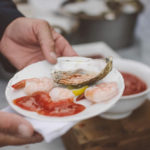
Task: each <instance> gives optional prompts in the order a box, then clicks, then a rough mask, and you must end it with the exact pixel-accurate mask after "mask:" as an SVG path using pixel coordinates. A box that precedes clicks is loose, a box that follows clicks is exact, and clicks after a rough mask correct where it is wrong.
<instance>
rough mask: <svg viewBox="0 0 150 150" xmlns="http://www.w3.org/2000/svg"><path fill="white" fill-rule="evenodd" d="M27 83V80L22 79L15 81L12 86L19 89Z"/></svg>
mask: <svg viewBox="0 0 150 150" xmlns="http://www.w3.org/2000/svg"><path fill="white" fill-rule="evenodd" d="M25 85H26V80H21V81H19V82H17V83H15V84H14V85H12V88H14V89H16V90H18V89H21V88H24V87H25Z"/></svg>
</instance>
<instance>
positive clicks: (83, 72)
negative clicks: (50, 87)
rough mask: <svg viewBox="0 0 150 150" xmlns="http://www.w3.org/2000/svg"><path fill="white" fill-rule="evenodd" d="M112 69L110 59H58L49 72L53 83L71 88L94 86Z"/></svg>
mask: <svg viewBox="0 0 150 150" xmlns="http://www.w3.org/2000/svg"><path fill="white" fill-rule="evenodd" d="M111 69H112V58H105V59H92V58H85V57H60V58H58V62H57V64H56V65H55V66H54V67H53V69H52V71H51V75H52V78H53V80H54V82H56V83H58V84H61V85H64V86H72V87H81V86H84V85H90V84H94V83H95V82H96V81H98V80H101V79H103V78H104V77H105V76H106V75H107V74H108V73H109V72H110V71H111Z"/></svg>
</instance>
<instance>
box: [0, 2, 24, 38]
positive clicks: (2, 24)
mask: <svg viewBox="0 0 150 150" xmlns="http://www.w3.org/2000/svg"><path fill="white" fill-rule="evenodd" d="M22 16H23V15H22V14H21V13H20V12H19V11H18V10H17V9H16V6H15V4H14V3H13V2H12V1H11V0H0V38H1V37H2V35H3V33H4V31H5V29H6V27H7V26H8V24H10V22H12V21H13V20H14V19H16V18H18V17H22Z"/></svg>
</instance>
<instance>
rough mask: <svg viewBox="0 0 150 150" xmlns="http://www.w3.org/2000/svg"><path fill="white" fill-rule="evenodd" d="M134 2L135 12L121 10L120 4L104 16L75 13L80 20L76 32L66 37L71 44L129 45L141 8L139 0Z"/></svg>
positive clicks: (121, 46)
mask: <svg viewBox="0 0 150 150" xmlns="http://www.w3.org/2000/svg"><path fill="white" fill-rule="evenodd" d="M134 3H136V7H138V8H137V11H136V12H135V13H124V12H121V11H120V8H121V7H122V6H121V5H120V6H119V8H118V9H116V8H115V11H112V12H108V14H105V15H104V16H96V17H91V16H90V17H89V16H86V15H83V14H78V15H75V17H77V18H78V19H79V22H80V25H79V28H78V29H77V31H76V32H72V33H70V34H69V35H67V36H66V38H67V39H68V40H69V42H70V43H71V44H79V43H89V42H95V41H104V42H106V43H107V44H108V45H110V46H111V47H112V48H113V49H120V48H124V47H127V46H130V45H131V44H132V43H133V41H134V29H135V25H136V21H137V17H138V14H139V13H140V12H141V10H142V8H143V5H142V4H141V3H140V2H139V1H136V2H134ZM111 15H112V16H111ZM113 15H114V17H113Z"/></svg>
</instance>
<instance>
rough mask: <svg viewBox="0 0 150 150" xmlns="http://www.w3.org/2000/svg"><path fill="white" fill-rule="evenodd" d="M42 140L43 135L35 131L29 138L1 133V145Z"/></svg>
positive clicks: (22, 143)
mask: <svg viewBox="0 0 150 150" xmlns="http://www.w3.org/2000/svg"><path fill="white" fill-rule="evenodd" d="M42 140H43V137H42V136H41V135H40V134H38V133H34V135H33V136H32V137H28V138H23V137H19V136H13V135H9V134H4V133H0V147H2V146H7V145H24V144H31V143H37V142H41V141H42Z"/></svg>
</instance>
